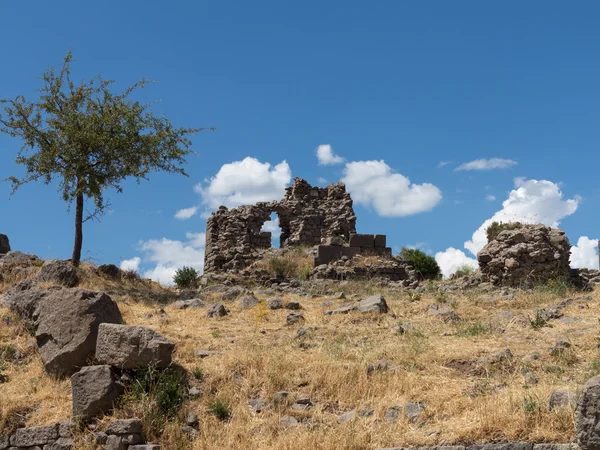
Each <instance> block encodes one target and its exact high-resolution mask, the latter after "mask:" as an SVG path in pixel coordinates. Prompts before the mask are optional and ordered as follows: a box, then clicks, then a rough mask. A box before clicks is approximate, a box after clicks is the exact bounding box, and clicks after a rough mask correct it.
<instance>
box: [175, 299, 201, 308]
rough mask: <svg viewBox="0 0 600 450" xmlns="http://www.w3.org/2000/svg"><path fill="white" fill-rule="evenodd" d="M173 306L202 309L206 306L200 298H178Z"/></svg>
mask: <svg viewBox="0 0 600 450" xmlns="http://www.w3.org/2000/svg"><path fill="white" fill-rule="evenodd" d="M173 307H174V308H175V309H200V308H204V302H203V301H202V299H200V298H192V299H190V300H177V301H176V302H175V303H174V304H173Z"/></svg>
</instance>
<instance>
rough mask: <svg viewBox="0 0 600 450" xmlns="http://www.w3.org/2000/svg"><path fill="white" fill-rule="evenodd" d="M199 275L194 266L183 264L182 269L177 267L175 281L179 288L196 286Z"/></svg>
mask: <svg viewBox="0 0 600 450" xmlns="http://www.w3.org/2000/svg"><path fill="white" fill-rule="evenodd" d="M199 275H200V274H199V273H198V271H197V270H196V269H194V268H193V267H188V266H183V267H182V268H181V269H177V271H176V272H175V276H173V281H174V282H175V285H176V286H177V287H178V288H179V289H188V288H194V287H197V282H198V276H199Z"/></svg>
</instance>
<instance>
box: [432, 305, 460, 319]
mask: <svg viewBox="0 0 600 450" xmlns="http://www.w3.org/2000/svg"><path fill="white" fill-rule="evenodd" d="M429 312H430V313H431V314H434V315H436V316H439V317H440V318H441V319H442V320H443V321H444V322H456V321H457V320H458V315H457V314H456V311H454V310H453V309H452V308H450V307H449V306H446V305H440V304H439V303H432V304H431V305H429Z"/></svg>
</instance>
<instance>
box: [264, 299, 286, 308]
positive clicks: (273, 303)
mask: <svg viewBox="0 0 600 450" xmlns="http://www.w3.org/2000/svg"><path fill="white" fill-rule="evenodd" d="M267 305H268V306H269V309H282V308H283V300H281V299H280V298H270V299H268V300H267Z"/></svg>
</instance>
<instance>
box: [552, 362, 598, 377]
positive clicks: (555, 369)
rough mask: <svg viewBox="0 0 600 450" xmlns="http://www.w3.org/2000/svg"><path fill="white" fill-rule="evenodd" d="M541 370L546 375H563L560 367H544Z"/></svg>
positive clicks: (563, 370) (563, 371)
mask: <svg viewBox="0 0 600 450" xmlns="http://www.w3.org/2000/svg"><path fill="white" fill-rule="evenodd" d="M543 370H544V372H546V373H552V374H554V375H562V374H563V373H565V369H563V368H562V367H560V366H544V367H543ZM598 374H600V362H598Z"/></svg>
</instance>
